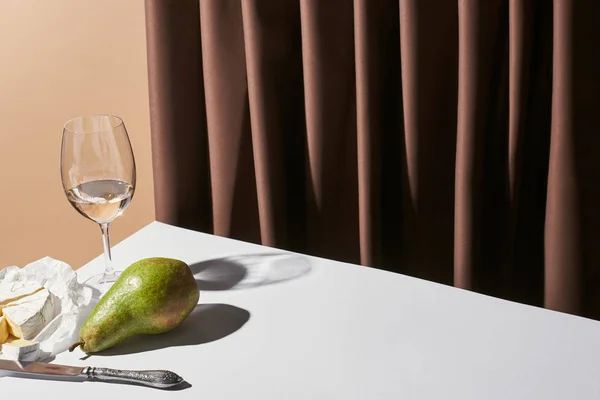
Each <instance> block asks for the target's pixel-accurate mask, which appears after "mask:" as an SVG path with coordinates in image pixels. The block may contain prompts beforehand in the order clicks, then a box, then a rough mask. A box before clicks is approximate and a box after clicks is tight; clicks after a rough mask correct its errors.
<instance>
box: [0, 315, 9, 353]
mask: <svg viewBox="0 0 600 400" xmlns="http://www.w3.org/2000/svg"><path fill="white" fill-rule="evenodd" d="M7 339H8V323H7V322H6V317H4V315H0V347H2V343H4V342H6V340H7Z"/></svg>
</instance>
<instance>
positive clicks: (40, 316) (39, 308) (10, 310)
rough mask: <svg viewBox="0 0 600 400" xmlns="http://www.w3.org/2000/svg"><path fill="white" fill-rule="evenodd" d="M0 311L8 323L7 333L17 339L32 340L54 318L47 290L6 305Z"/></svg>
mask: <svg viewBox="0 0 600 400" xmlns="http://www.w3.org/2000/svg"><path fill="white" fill-rule="evenodd" d="M2 311H3V313H4V317H5V318H6V322H8V332H9V333H10V334H11V335H13V336H14V337H16V338H17V339H26V340H29V339H33V338H34V337H35V336H36V335H37V334H38V333H40V331H41V330H42V329H43V328H44V326H46V324H47V323H48V322H50V321H51V320H52V318H54V305H53V304H52V298H51V295H50V292H49V291H48V289H42V290H40V291H39V292H36V293H34V294H32V295H29V296H26V297H23V298H21V299H19V300H16V301H13V302H11V303H8V304H7V305H6V306H4V308H3V310H2Z"/></svg>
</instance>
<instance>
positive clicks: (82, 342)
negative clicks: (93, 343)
mask: <svg viewBox="0 0 600 400" xmlns="http://www.w3.org/2000/svg"><path fill="white" fill-rule="evenodd" d="M83 344H85V342H84V341H83V340H80V341H78V342H75V343H73V344H72V345H71V347H69V351H70V352H71V351H73V350H75V348H76V347H77V346H81V345H83Z"/></svg>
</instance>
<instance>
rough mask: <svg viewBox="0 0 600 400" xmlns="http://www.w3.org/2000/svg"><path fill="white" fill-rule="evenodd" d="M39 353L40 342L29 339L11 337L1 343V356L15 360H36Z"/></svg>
mask: <svg viewBox="0 0 600 400" xmlns="http://www.w3.org/2000/svg"><path fill="white" fill-rule="evenodd" d="M39 353H40V344H39V343H38V342H35V341H31V340H24V339H17V338H14V337H11V338H10V339H8V341H7V342H6V343H4V344H3V345H2V356H3V357H4V358H8V359H11V360H17V361H36V360H37V358H38V355H39Z"/></svg>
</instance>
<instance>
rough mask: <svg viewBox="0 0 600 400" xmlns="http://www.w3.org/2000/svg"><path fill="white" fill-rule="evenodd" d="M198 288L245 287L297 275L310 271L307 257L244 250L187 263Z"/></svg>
mask: <svg viewBox="0 0 600 400" xmlns="http://www.w3.org/2000/svg"><path fill="white" fill-rule="evenodd" d="M190 268H191V270H192V272H193V273H194V276H195V277H196V282H198V287H199V288H200V290H230V289H246V288H252V287H257V286H264V285H270V284H273V283H278V282H284V281H288V280H291V279H295V278H299V277H301V276H303V275H306V274H308V273H309V272H310V270H311V266H310V261H309V258H308V257H305V256H301V255H297V254H287V253H262V254H245V255H238V256H231V257H224V258H215V259H212V260H206V261H201V262H197V263H194V264H191V265H190Z"/></svg>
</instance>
